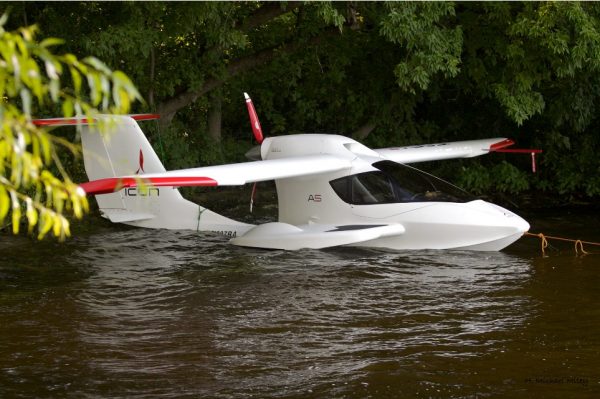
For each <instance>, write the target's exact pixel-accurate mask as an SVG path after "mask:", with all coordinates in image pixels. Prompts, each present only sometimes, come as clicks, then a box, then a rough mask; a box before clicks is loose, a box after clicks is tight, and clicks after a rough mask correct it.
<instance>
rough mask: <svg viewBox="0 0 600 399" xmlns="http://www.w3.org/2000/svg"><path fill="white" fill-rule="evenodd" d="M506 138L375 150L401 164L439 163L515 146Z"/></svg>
mask: <svg viewBox="0 0 600 399" xmlns="http://www.w3.org/2000/svg"><path fill="white" fill-rule="evenodd" d="M513 144H514V142H513V141H512V140H508V139H505V138H494V139H483V140H468V141H454V142H450V143H437V144H423V145H414V146H410V147H392V148H381V149H378V150H375V151H376V152H378V153H379V155H381V156H382V157H383V158H386V159H389V160H390V161H394V162H399V163H414V162H425V161H438V160H444V159H452V158H471V157H477V156H479V155H484V154H488V153H489V152H490V151H495V150H498V149H501V148H504V147H508V146H511V145H513Z"/></svg>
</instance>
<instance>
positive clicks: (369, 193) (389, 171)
mask: <svg viewBox="0 0 600 399" xmlns="http://www.w3.org/2000/svg"><path fill="white" fill-rule="evenodd" d="M373 167H375V168H377V169H378V170H376V171H372V172H365V173H359V174H356V175H352V176H345V177H342V178H339V179H336V180H332V181H331V182H330V184H331V187H332V188H333V190H334V191H335V192H336V194H337V195H338V196H339V197H340V198H341V199H342V200H344V201H345V202H347V203H350V204H354V205H370V204H390V203H398V202H469V201H473V200H474V199H475V198H474V197H473V196H471V195H470V194H468V193H467V192H465V191H463V190H461V189H460V188H458V187H456V186H453V185H452V184H450V183H448V182H446V181H444V180H442V179H439V178H437V177H435V176H433V175H430V174H428V173H425V172H423V171H420V170H418V169H416V168H413V167H411V166H407V165H402V164H399V163H396V162H391V161H380V162H376V163H374V164H373Z"/></svg>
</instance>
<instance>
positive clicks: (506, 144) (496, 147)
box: [490, 139, 515, 151]
mask: <svg viewBox="0 0 600 399" xmlns="http://www.w3.org/2000/svg"><path fill="white" fill-rule="evenodd" d="M513 144H515V142H514V141H512V140H511V139H504V140H502V141H499V142H497V143H494V144H492V145H491V146H490V151H498V150H499V149H501V148H506V147H510V146H511V145H513Z"/></svg>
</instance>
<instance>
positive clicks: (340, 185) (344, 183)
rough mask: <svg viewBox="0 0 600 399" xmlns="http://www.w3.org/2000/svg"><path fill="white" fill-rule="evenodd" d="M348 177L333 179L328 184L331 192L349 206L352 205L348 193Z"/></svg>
mask: <svg viewBox="0 0 600 399" xmlns="http://www.w3.org/2000/svg"><path fill="white" fill-rule="evenodd" d="M349 183H350V177H340V178H339V179H335V180H332V181H330V182H329V184H330V185H331V188H333V191H335V193H336V194H337V195H338V197H340V198H341V199H342V201H344V202H347V203H349V204H351V203H352V199H351V193H350V184H349Z"/></svg>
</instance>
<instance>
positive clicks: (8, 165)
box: [0, 15, 140, 239]
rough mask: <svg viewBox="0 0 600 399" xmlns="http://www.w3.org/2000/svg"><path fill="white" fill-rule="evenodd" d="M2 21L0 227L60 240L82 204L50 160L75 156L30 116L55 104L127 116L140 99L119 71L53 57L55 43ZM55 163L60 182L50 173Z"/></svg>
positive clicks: (69, 111) (68, 112)
mask: <svg viewBox="0 0 600 399" xmlns="http://www.w3.org/2000/svg"><path fill="white" fill-rule="evenodd" d="M6 20H7V17H6V15H4V16H3V17H2V18H1V19H0V98H2V101H1V102H0V123H1V125H0V227H1V226H4V225H5V224H6V223H10V224H11V225H12V232H13V233H14V234H18V233H19V231H20V224H21V222H25V223H26V224H27V226H28V231H29V233H30V234H31V233H32V232H33V230H34V228H36V227H37V237H38V238H39V239H41V238H43V237H44V236H45V235H46V234H48V233H50V232H52V234H53V235H54V236H56V237H58V238H60V239H64V238H65V237H67V236H69V235H70V224H69V220H68V218H67V216H68V215H72V216H74V217H75V218H81V217H82V216H83V214H84V213H85V212H87V211H88V202H87V199H86V197H85V193H84V192H83V190H82V189H81V188H80V187H79V186H78V185H77V184H75V183H73V182H72V181H71V179H70V178H69V176H68V175H67V174H66V172H65V171H64V168H62V166H61V165H60V160H59V159H58V157H57V155H56V154H57V151H59V149H60V150H61V151H64V150H67V151H70V152H71V153H73V154H76V153H77V151H78V150H77V147H76V146H74V145H73V144H71V143H69V142H67V141H65V140H64V139H61V138H58V137H56V136H54V135H52V134H51V133H49V132H47V131H46V130H44V129H42V128H40V127H38V126H35V125H34V124H33V123H32V122H31V120H32V112H33V110H34V109H38V108H39V107H43V106H47V105H51V104H56V105H59V106H60V108H61V109H62V111H63V115H64V116H65V117H71V116H73V115H74V114H80V115H81V114H85V115H87V116H88V118H89V117H92V116H93V115H94V114H95V113H97V112H98V111H102V112H106V113H114V114H119V113H127V112H128V111H129V109H130V107H131V104H132V102H133V101H136V100H139V99H140V95H139V93H138V92H137V89H136V88H135V87H134V85H133V84H132V82H131V80H129V78H128V77H127V76H126V75H125V74H124V73H122V72H120V71H112V70H111V69H109V68H108V67H107V66H106V65H105V64H104V63H102V62H101V61H100V60H98V59H96V58H93V57H88V58H85V59H83V60H79V59H78V58H77V57H75V56H74V55H72V54H65V55H56V54H54V53H52V51H51V48H52V47H54V46H56V45H59V44H61V43H62V41H61V40H59V39H53V38H50V39H44V40H43V41H41V42H38V41H36V40H35V34H36V28H35V26H33V27H25V28H21V29H19V30H17V31H15V32H7V31H5V30H4V23H5V22H6ZM65 70H67V71H69V75H70V76H64V74H63V72H64V71H65ZM69 77H70V79H69ZM84 81H85V82H87V86H84V83H83V82H84ZM69 83H70V85H69ZM86 99H89V100H86ZM88 101H89V102H88ZM53 165H54V166H57V167H56V169H58V170H59V176H55V175H54V174H53V173H52V172H51V167H52V166H53ZM23 212H24V213H23ZM65 213H67V214H68V215H65ZM9 215H10V217H9ZM22 216H24V218H23V219H22Z"/></svg>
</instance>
